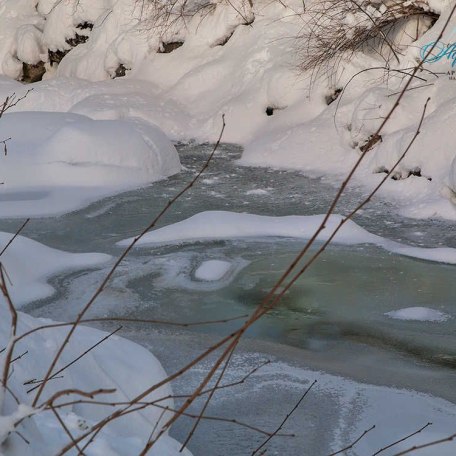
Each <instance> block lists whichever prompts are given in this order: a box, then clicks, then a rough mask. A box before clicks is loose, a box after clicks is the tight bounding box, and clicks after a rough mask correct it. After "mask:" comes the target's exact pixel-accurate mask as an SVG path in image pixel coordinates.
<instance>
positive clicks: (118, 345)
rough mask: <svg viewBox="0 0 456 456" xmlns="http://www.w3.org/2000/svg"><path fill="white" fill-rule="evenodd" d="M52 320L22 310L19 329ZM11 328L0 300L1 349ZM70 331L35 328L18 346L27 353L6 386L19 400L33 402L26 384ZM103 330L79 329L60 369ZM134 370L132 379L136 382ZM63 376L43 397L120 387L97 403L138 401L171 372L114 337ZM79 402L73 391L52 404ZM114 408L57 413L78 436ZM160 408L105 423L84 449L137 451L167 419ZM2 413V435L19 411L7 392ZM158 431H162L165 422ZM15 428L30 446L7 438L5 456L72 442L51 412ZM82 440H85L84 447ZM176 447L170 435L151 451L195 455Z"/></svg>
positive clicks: (52, 450) (41, 454)
mask: <svg viewBox="0 0 456 456" xmlns="http://www.w3.org/2000/svg"><path fill="white" fill-rule="evenodd" d="M49 323H52V322H51V321H49V320H43V319H35V318H32V317H30V316H28V315H26V314H23V313H19V326H18V334H22V333H24V332H26V331H29V330H31V329H33V328H36V327H38V326H41V325H43V324H49ZM9 325H10V317H9V314H8V311H7V308H6V306H4V305H2V306H1V308H0V343H1V345H2V346H5V345H6V343H7V338H8V335H9V333H10V328H9ZM67 331H68V329H66V328H57V329H55V328H54V329H47V330H43V331H39V332H35V333H33V334H32V335H31V336H29V337H27V338H25V339H23V340H22V341H21V342H20V343H19V344H18V345H17V347H16V351H15V354H16V355H20V354H21V353H24V352H27V353H26V354H25V355H24V357H23V358H21V360H18V361H16V362H15V364H14V370H13V374H12V375H11V377H10V379H9V383H8V386H9V388H11V390H12V392H13V393H14V394H15V396H16V397H17V398H18V400H19V402H20V403H21V404H25V405H27V404H30V402H31V400H32V399H33V395H34V393H32V394H31V395H28V394H27V390H28V389H29V388H30V387H31V385H30V384H24V383H25V382H28V381H29V380H31V379H34V378H43V377H44V374H45V372H46V370H47V368H48V366H49V363H50V361H51V360H52V357H53V355H54V354H55V352H56V350H57V348H58V347H59V346H60V344H61V342H62V340H63V338H64V336H65V334H66V332H67ZM106 335H107V334H106V333H104V332H102V331H98V330H95V329H91V328H86V327H79V328H78V329H77V330H76V332H75V334H74V336H73V338H72V340H71V342H70V344H69V346H68V347H67V348H66V350H65V351H64V354H63V356H62V358H61V361H60V362H59V363H58V365H57V369H59V368H61V367H63V366H65V365H66V364H68V363H70V362H71V361H73V360H74V359H76V358H77V357H78V356H79V355H80V354H82V353H83V352H84V351H86V350H87V349H89V348H90V347H91V346H92V345H94V344H96V343H97V342H99V341H100V340H101V339H103V338H104V337H106ZM2 356H3V355H2ZM0 361H1V358H0ZM132 375H133V376H134V381H132ZM62 376H63V378H59V379H57V380H54V381H51V382H50V383H49V385H48V386H47V387H46V389H45V391H44V394H43V396H42V399H43V400H46V399H47V398H49V397H51V396H52V395H53V394H54V393H56V392H57V391H60V390H63V389H72V388H77V389H80V390H83V391H94V390H97V389H99V388H107V389H111V388H114V389H115V390H116V392H115V393H114V394H104V395H99V396H97V398H98V399H99V400H106V401H113V402H123V401H126V400H129V399H133V398H134V397H135V396H136V395H138V394H139V393H141V392H142V391H143V390H145V389H147V388H148V387H150V386H152V385H154V384H155V383H158V382H159V381H160V380H162V379H164V378H165V377H166V374H165V372H164V370H163V368H162V367H161V365H160V363H159V361H158V360H157V359H156V358H155V357H154V356H153V355H152V354H151V353H150V352H149V351H148V350H146V349H145V348H143V347H141V346H139V345H137V344H135V343H133V342H130V341H128V340H126V339H123V338H121V337H118V336H112V337H110V338H109V339H107V340H106V341H105V342H104V343H102V344H100V345H99V346H98V347H97V348H96V350H93V351H91V352H90V353H89V354H87V355H85V356H84V357H83V358H81V359H80V360H79V361H78V362H77V363H75V364H74V365H72V366H70V367H68V368H67V369H66V370H65V371H64V372H63V373H62ZM35 393H36V391H35ZM169 394H172V393H171V389H170V387H169V386H163V387H161V388H159V389H158V390H156V391H155V392H154V393H152V394H150V395H149V396H147V399H146V400H153V399H154V398H155V399H158V398H161V397H164V396H168V395H169ZM77 399H79V397H78V396H76V395H68V396H64V397H63V398H61V399H59V400H57V401H56V402H55V404H56V405H57V404H58V403H62V402H69V401H72V400H77ZM160 404H161V405H163V406H165V407H166V406H169V407H172V406H173V403H172V400H169V399H167V400H163V401H162V402H160ZM22 407H23V406H22ZM26 410H29V409H28V408H27V409H26ZM112 412H113V408H112V407H109V406H94V405H87V404H75V405H72V406H68V407H64V408H62V409H60V411H59V413H60V415H61V418H62V419H63V421H64V422H65V424H66V426H67V427H68V428H69V429H70V431H71V433H72V434H73V435H74V436H78V435H80V434H82V433H83V432H84V429H88V428H89V427H91V426H92V425H93V424H95V423H97V422H98V421H99V420H101V419H103V418H104V417H106V416H108V415H110V414H111V413H112ZM161 412H162V410H161V409H160V408H157V407H155V408H154V407H149V408H146V409H145V410H142V411H140V412H137V413H134V414H129V415H128V416H126V417H124V418H120V419H118V420H115V421H113V422H112V423H111V424H110V425H108V426H107V427H105V428H104V430H103V431H102V432H101V433H100V434H99V435H98V436H97V439H96V440H95V442H94V443H93V445H91V446H89V447H88V449H87V451H85V453H86V454H87V455H90V456H100V455H108V454H109V455H112V456H129V455H131V454H139V453H140V451H141V450H142V448H143V447H144V445H145V443H146V442H147V440H148V438H149V436H150V434H151V432H152V430H153V429H154V426H155V423H157V421H159V420H160V421H159V422H160V423H161V424H164V422H165V421H166V419H167V418H168V419H169V418H170V415H168V414H164V415H163V416H161ZM2 413H3V414H4V417H2V419H3V421H2V420H0V428H1V429H0V432H3V430H4V424H5V419H6V418H8V417H14V416H17V413H18V406H17V404H16V402H15V400H13V398H12V396H11V395H10V394H8V393H7V394H6V396H5V403H4V406H3V410H2ZM157 428H158V429H160V428H161V426H160V424H158V426H157ZM17 429H18V430H19V431H20V432H21V434H22V435H23V436H24V437H25V438H26V439H27V440H29V441H31V442H32V444H31V445H27V444H26V443H25V442H24V440H22V439H21V438H20V437H19V436H18V435H17V434H11V435H10V436H9V437H8V447H7V449H3V448H2V451H3V452H2V454H4V455H5V456H48V455H49V454H56V453H57V452H58V450H60V449H61V448H63V447H64V446H65V445H66V444H68V443H69V439H68V437H67V435H66V434H65V432H64V431H63V429H62V427H61V426H60V424H59V423H58V421H57V420H56V418H55V417H54V415H53V414H52V413H51V412H49V411H42V412H39V413H38V414H36V415H34V416H33V417H31V418H27V419H26V420H25V421H24V422H23V423H22V424H20V425H19V426H18V428H17ZM85 442H86V441H83V444H84V443H85ZM179 448H180V445H179V443H178V442H176V441H175V440H173V439H172V438H170V437H169V436H168V435H167V433H165V435H163V437H161V438H160V439H159V440H158V442H157V444H156V445H154V447H153V449H152V450H151V452H150V453H148V454H151V455H156V456H177V455H180V454H183V455H186V456H191V455H190V452H188V451H187V450H184V451H183V452H182V453H179Z"/></svg>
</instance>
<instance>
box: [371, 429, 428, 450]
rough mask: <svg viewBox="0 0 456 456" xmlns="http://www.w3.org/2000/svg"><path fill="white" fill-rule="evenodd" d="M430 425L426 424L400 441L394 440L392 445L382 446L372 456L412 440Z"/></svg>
mask: <svg viewBox="0 0 456 456" xmlns="http://www.w3.org/2000/svg"><path fill="white" fill-rule="evenodd" d="M431 425H432V423H426V424H425V425H424V426H423V427H421V428H420V429H418V430H417V431H415V432H412V433H411V434H409V435H406V436H405V437H402V438H401V439H399V440H396V441H394V442H393V443H390V444H389V445H387V446H384V447H383V448H380V449H379V450H378V451H376V452H375V453H374V454H373V455H372V456H377V455H378V454H380V453H383V451H386V450H388V449H389V448H391V447H393V446H395V445H397V444H398V443H401V442H405V441H406V440H408V439H410V438H412V437H413V436H415V435H417V434H419V433H420V432H422V431H424V430H425V429H426V428H427V427H429V426H431Z"/></svg>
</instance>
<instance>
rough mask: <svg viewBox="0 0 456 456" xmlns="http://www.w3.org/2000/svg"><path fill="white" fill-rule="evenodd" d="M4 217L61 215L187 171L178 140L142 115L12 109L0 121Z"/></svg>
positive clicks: (0, 166) (1, 206) (0, 210)
mask: <svg viewBox="0 0 456 456" xmlns="http://www.w3.org/2000/svg"><path fill="white" fill-rule="evenodd" d="M0 138H5V139H6V138H11V139H10V140H9V141H8V142H7V154H6V155H3V156H1V157H0V175H1V180H2V182H3V185H2V195H1V200H0V212H1V214H2V217H18V216H37V215H53V214H60V213H63V212H68V211H70V210H74V209H77V208H80V207H81V206H84V205H86V204H87V203H89V202H92V201H94V200H96V199H99V198H101V197H103V196H107V195H110V194H112V193H118V192H120V191H123V190H127V189H130V188H135V187H138V186H141V185H146V184H148V183H150V182H153V181H156V180H158V179H162V178H164V177H167V176H170V175H171V174H174V173H176V172H178V171H179V170H180V162H179V157H178V155H177V152H176V150H175V148H174V146H173V145H172V144H171V143H170V141H169V140H168V139H167V137H166V136H165V135H164V134H163V133H162V132H161V130H160V129H159V128H157V127H156V126H154V125H152V124H150V123H146V122H143V121H141V120H139V119H134V118H129V119H128V120H92V119H90V118H88V117H86V116H83V115H79V114H72V113H58V112H17V113H7V114H5V115H4V116H3V117H2V119H1V121H0Z"/></svg>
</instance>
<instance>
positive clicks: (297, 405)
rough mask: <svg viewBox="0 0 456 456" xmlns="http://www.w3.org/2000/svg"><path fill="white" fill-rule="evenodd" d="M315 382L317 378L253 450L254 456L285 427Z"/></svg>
mask: <svg viewBox="0 0 456 456" xmlns="http://www.w3.org/2000/svg"><path fill="white" fill-rule="evenodd" d="M315 383H317V380H314V381H313V382H312V383H311V384H310V386H309V387H308V388H307V389H306V391H305V392H304V394H303V395H302V396H301V398H300V399H299V401H298V402H297V403H296V405H295V406H294V407H293V408H292V409H291V410H290V412H288V413H287V415H286V416H285V418H284V419H283V420H282V422H281V423H280V425H279V427H278V428H277V429H276V430H275V431H274V432H273V433H272V434H271V435H270V436H269V437H268V438H267V439H266V440H265V441H264V442H263V443H262V444H261V445H260V446H259V447H257V449H256V450H253V452H252V456H255V455H256V454H257V453H258V452H259V451H260V450H261V449H262V448H264V447H265V446H266V445H267V444H268V443H269V441H270V440H272V439H273V438H274V437H275V436H276V435H277V434H278V433H279V432H280V431H281V430H282V428H283V426H284V425H285V423H286V422H287V421H288V420H289V418H290V417H291V415H293V413H294V412H295V411H296V409H297V408H298V407H299V406H300V405H301V402H302V401H303V400H304V399H305V397H306V396H307V394H308V393H309V391H310V390H311V389H312V387H313V386H314V385H315Z"/></svg>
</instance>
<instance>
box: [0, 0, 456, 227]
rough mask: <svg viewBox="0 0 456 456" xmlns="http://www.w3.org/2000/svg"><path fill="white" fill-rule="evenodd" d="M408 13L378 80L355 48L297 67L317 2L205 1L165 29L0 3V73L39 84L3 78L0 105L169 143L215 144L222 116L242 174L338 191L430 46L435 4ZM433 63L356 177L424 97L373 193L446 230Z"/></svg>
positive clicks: (124, 8) (100, 8) (70, 7)
mask: <svg viewBox="0 0 456 456" xmlns="http://www.w3.org/2000/svg"><path fill="white" fill-rule="evenodd" d="M35 3H37V5H36V6H37V8H35ZM238 3H239V4H238ZM211 5H212V6H211ZM420 5H421V6H420V8H422V16H420V15H418V16H416V17H415V16H413V17H411V18H410V19H409V20H403V22H401V23H399V24H398V26H397V27H398V28H397V30H396V32H395V33H396V35H394V39H395V40H396V41H397V45H398V46H399V49H400V53H399V54H400V59H399V60H400V61H399V62H396V61H395V59H392V60H391V61H389V62H388V65H389V67H390V70H388V71H389V73H388V74H386V73H385V71H386V70H385V62H384V61H383V60H382V58H381V57H380V56H379V55H376V54H375V52H374V51H373V50H372V49H371V48H369V47H368V48H367V49H364V51H363V52H362V49H360V50H359V51H358V52H355V53H354V54H353V55H351V57H350V59H349V60H347V61H344V60H343V59H342V61H341V62H342V63H341V64H340V65H337V66H336V68H335V69H334V72H331V73H326V74H325V72H324V71H323V73H320V74H318V77H317V78H315V74H314V73H313V72H311V71H307V72H306V71H304V72H300V71H299V70H298V67H299V65H300V64H301V63H302V61H303V60H304V61H305V59H306V54H305V52H306V51H305V44H306V43H305V42H302V40H303V39H304V38H302V36H305V34H306V30H307V29H308V28H309V27H311V26H312V15H311V13H312V11H313V8H314V9H315V8H316V7H318V1H314V2H311V3H310V4H309V5H306V11H308V13H306V12H303V9H302V8H303V6H302V3H300V2H298V1H294V0H289V1H287V2H285V3H284V2H266V1H263V0H259V1H256V2H254V3H253V5H250V4H249V3H248V2H237V3H236V4H232V2H228V3H224V2H220V3H213V4H211V3H209V2H208V3H207V4H205V6H204V7H203V8H202V10H201V11H199V12H196V13H195V11H193V13H192V14H190V16H191V17H187V18H186V19H184V18H183V17H180V16H179V14H178V13H177V11H176V10H173V11H171V12H169V14H170V16H169V17H171V18H173V20H172V21H171V24H168V25H169V26H165V25H164V24H163V23H162V22H163V21H164V19H163V18H161V19H158V18H157V15H158V14H159V13H158V11H157V10H156V9H154V8H155V6H153V4H149V3H147V2H135V1H133V0H122V1H117V2H113V1H108V2H102V1H92V0H90V1H77V2H76V1H68V2H55V1H51V0H46V1H45V0H40V1H38V2H34V1H31V0H22V1H20V2H17V1H10V0H2V2H0V37H1V43H2V45H1V47H0V74H2V73H3V74H4V75H5V76H9V77H12V78H18V79H20V78H21V75H22V71H23V62H24V63H25V64H30V65H31V64H37V62H41V63H42V64H43V65H44V66H43V68H44V69H45V70H46V73H45V74H44V79H45V81H44V82H41V83H36V84H33V85H28V86H26V87H24V86H22V85H21V84H19V83H15V82H13V81H12V80H7V79H4V78H3V79H2V80H1V84H0V97H5V96H7V95H9V94H11V93H12V92H13V91H15V92H16V93H18V94H22V93H24V91H25V90H27V89H28V88H31V87H33V89H34V91H33V93H31V94H29V96H28V97H27V99H26V100H24V101H23V102H21V103H20V104H19V105H18V106H17V107H16V108H15V109H16V110H22V111H28V110H32V111H36V110H39V111H54V112H72V113H78V114H83V115H86V116H88V117H90V118H92V119H94V120H98V121H100V120H110V121H114V120H115V121H120V120H122V121H127V122H130V123H131V121H132V119H136V118H140V119H142V122H145V123H152V124H155V125H157V126H159V127H160V128H161V129H162V130H163V131H164V132H165V133H166V134H167V135H168V136H169V137H170V138H171V139H179V140H188V139H192V138H193V139H196V140H197V141H206V140H209V141H211V140H214V139H215V138H216V137H217V135H218V134H219V132H220V129H221V114H222V113H225V115H226V121H227V128H226V130H225V134H224V140H225V141H228V142H235V143H239V144H242V145H243V146H245V152H244V155H243V158H242V162H243V163H245V164H248V165H253V166H275V167H280V168H295V169H301V170H304V171H305V172H308V173H311V174H312V173H313V174H315V173H317V174H320V175H321V174H326V175H333V176H334V180H335V181H338V180H339V179H340V178H341V177H342V176H343V175H344V174H345V173H346V172H347V170H348V169H349V167H350V166H351V164H352V163H353V162H354V160H355V159H356V158H357V156H359V153H360V148H361V147H362V146H363V144H365V143H366V141H367V140H368V138H369V136H370V135H372V134H373V133H374V132H375V130H376V129H377V127H378V126H379V125H380V123H381V121H382V119H383V118H384V116H385V115H386V114H387V112H388V111H389V109H390V108H391V106H392V105H393V103H394V100H395V97H396V95H395V94H397V92H398V91H399V90H400V87H401V84H403V83H404V80H406V79H407V78H406V77H405V74H404V72H405V73H407V71H409V70H407V68H411V67H413V65H415V64H416V61H417V59H419V58H420V49H421V48H423V49H427V48H426V46H427V45H428V44H429V43H432V42H433V40H435V39H436V38H437V36H438V33H439V30H440V29H441V28H442V27H443V26H444V23H445V21H446V19H447V17H448V14H449V12H450V8H451V2H447V1H444V0H441V1H434V2H431V3H427V2H422V4H421V3H420ZM176 8H178V6H176ZM190 8H191V7H190ZM376 14H377V13H376ZM378 14H381V13H378ZM426 14H427V15H426ZM429 17H432V18H433V19H432V21H431V22H429ZM437 18H438V20H437V22H436V23H435V24H434V25H433V26H432V27H431V28H430V29H429V30H428V28H429V26H430V25H431V24H432V22H433V21H434V22H435V20H436V19H437ZM160 21H162V22H160ZM455 23H456V22H455V19H454V18H453V19H452V20H451V21H450V24H449V26H448V27H447V29H446V32H445V34H444V36H443V38H442V42H448V43H451V42H452V40H453V38H454V25H455ZM401 24H402V25H401ZM412 29H413V30H415V38H417V40H416V41H414V40H413V35H412V34H411V31H410V30H412ZM297 36H301V39H298V38H296V37H297ZM75 37H76V38H75ZM391 39H393V38H391ZM75 44H77V45H75ZM303 46H304V48H303ZM401 46H402V47H401ZM439 46H440V45H439ZM439 46H437V47H438V50H439V52H440V47H439ZM58 52H60V53H61V59H60V60H59V61H58V62H57V61H55V54H56V53H58ZM436 52H437V51H436ZM442 52H443V51H442ZM437 57H438V56H437ZM437 57H436V58H434V59H433V60H432V61H430V62H428V63H426V64H425V71H421V72H420V73H419V75H417V77H415V78H414V82H412V85H411V88H412V89H413V90H410V91H409V92H408V93H407V94H406V96H405V97H404V99H403V100H402V102H401V104H400V106H399V108H398V109H397V110H396V112H395V114H394V115H393V117H392V119H391V120H390V121H389V122H388V124H387V125H386V126H385V128H384V130H383V131H382V133H381V141H380V142H378V143H377V144H376V145H375V146H374V148H373V150H372V151H371V152H369V153H368V155H367V157H366V160H365V161H364V164H363V166H362V167H361V169H360V171H359V172H358V173H357V179H358V182H361V183H362V184H363V185H365V186H366V187H371V186H372V185H373V184H375V183H377V182H378V181H379V180H380V179H381V178H382V176H383V175H384V174H383V172H385V171H386V170H389V169H390V168H391V166H392V164H393V163H394V161H395V159H396V158H397V157H398V156H399V155H400V153H401V152H402V151H403V150H404V149H405V147H406V146H407V144H408V141H409V140H410V139H411V137H412V135H413V133H414V131H415V129H416V126H417V124H418V121H419V117H420V114H421V111H422V109H423V106H424V103H425V100H426V99H427V98H428V97H430V98H431V101H430V104H429V106H428V110H427V117H426V119H425V122H424V124H423V128H422V132H421V134H420V136H419V137H418V138H417V140H416V142H415V144H414V146H413V148H412V150H411V151H410V152H409V154H408V155H407V157H406V158H405V160H404V161H403V162H402V163H401V165H400V166H399V168H398V170H397V172H395V173H394V178H395V179H394V180H393V179H390V180H388V181H387V182H386V184H385V186H384V188H383V190H382V192H381V193H382V197H383V198H386V199H390V200H392V201H395V202H396V204H397V206H398V210H400V211H402V212H403V213H405V214H407V215H409V216H413V217H435V216H437V217H445V218H450V219H454V218H456V210H455V207H454V204H453V200H454V190H455V185H456V184H455V177H454V176H455V172H456V171H455V170H456V165H454V164H453V159H454V150H455V144H454V138H453V137H454V135H452V134H451V125H452V123H454V119H455V115H456V114H455V110H454V97H453V95H452V93H453V86H454V84H455V82H454V80H453V79H452V78H451V68H452V67H451V61H448V59H447V58H443V57H439V58H437ZM53 59H54V60H53ZM24 68H25V67H24ZM119 68H121V69H123V70H122V71H121V72H120V73H122V74H125V76H124V77H117V79H115V80H114V81H105V80H107V79H110V78H113V77H116V71H117V76H120V75H121V74H119V71H120V70H119ZM375 68H377V69H375ZM367 69H369V70H368V71H363V70H367ZM328 71H329V70H328ZM360 71H361V73H360V74H358V73H359V72H360ZM355 75H357V76H356V77H355ZM353 77H354V78H355V79H352V78H353ZM76 78H83V79H84V80H81V79H76ZM89 81H101V82H100V83H98V84H94V83H92V82H89ZM103 81H105V82H103ZM347 84H348V85H347ZM342 88H344V89H345V90H344V91H343V93H342V94H341V95H339V98H337V100H336V101H335V102H334V103H331V104H329V105H327V103H329V102H330V101H331V100H332V98H331V97H332V96H334V97H335V96H337V94H338V93H339V90H340V89H342ZM129 119H130V120H129ZM24 121H26V122H27V123H28V122H30V121H27V120H24ZM123 128H124V129H125V128H126V127H123ZM149 128H152V127H149ZM2 132H3V133H4V134H6V135H8V131H7V130H3V131H2ZM118 134H119V135H120V134H121V133H120V131H119V133H118ZM8 137H9V136H8ZM91 140H92V141H95V139H94V138H91ZM112 140H113V141H117V139H114V137H113V138H112ZM135 149H136V148H135ZM9 160H10V161H12V160H13V158H11V156H10V157H9ZM62 160H63V161H64V162H67V161H68V157H62ZM6 161H7V160H6V159H5V158H3V159H2V162H6ZM175 171H176V168H173V172H175ZM157 173H158V174H159V175H166V173H161V174H160V172H159V170H157ZM7 177H8V176H5V177H4V179H5V180H6V181H8V179H7ZM149 177H150V176H149ZM135 178H137V177H135ZM137 182H138V184H143V183H144V182H145V181H144V179H143V178H137ZM110 191H111V192H112V191H114V190H113V189H111V190H110Z"/></svg>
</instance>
